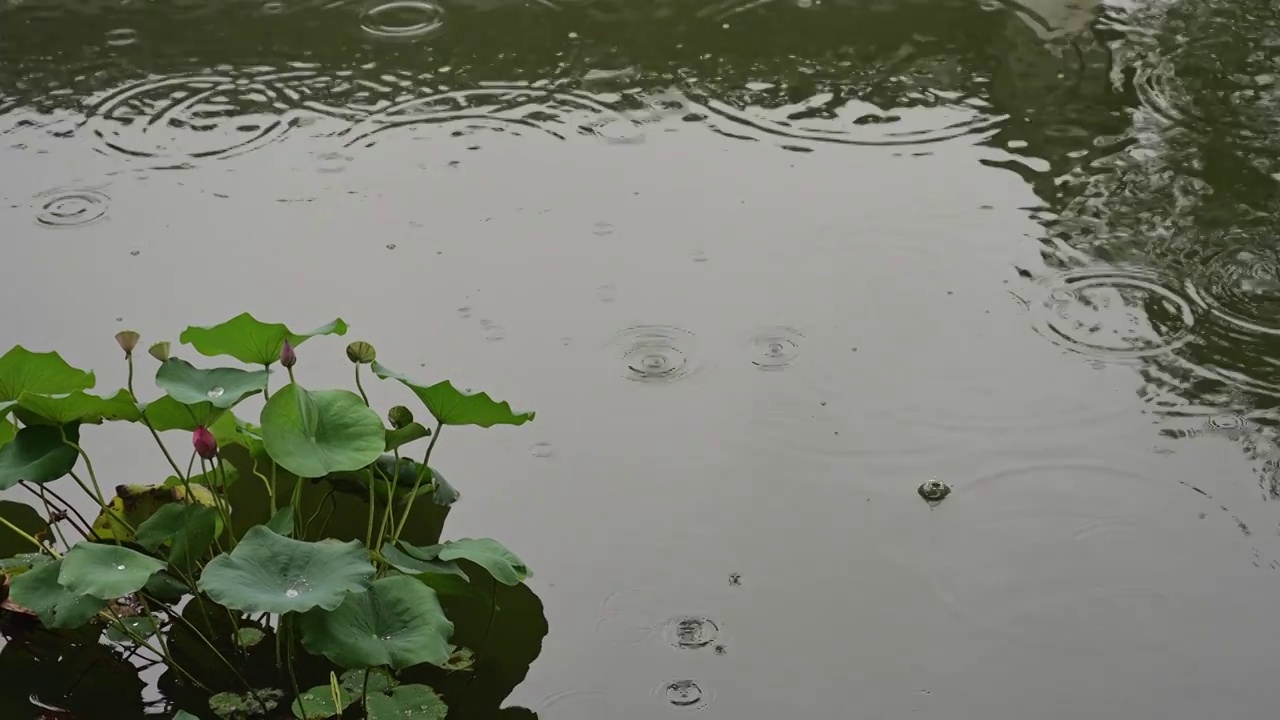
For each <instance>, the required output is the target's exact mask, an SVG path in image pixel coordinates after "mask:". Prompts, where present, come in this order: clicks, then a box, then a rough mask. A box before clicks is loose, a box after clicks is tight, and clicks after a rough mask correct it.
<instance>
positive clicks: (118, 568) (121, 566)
mask: <svg viewBox="0 0 1280 720" xmlns="http://www.w3.org/2000/svg"><path fill="white" fill-rule="evenodd" d="M116 569H117V570H123V569H124V566H123V565H117V566H116Z"/></svg>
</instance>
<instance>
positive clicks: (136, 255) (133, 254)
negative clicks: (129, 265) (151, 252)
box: [129, 250, 142, 257]
mask: <svg viewBox="0 0 1280 720" xmlns="http://www.w3.org/2000/svg"><path fill="white" fill-rule="evenodd" d="M129 254H130V255H132V256H134V257H138V256H139V255H141V254H142V251H141V250H130V251H129Z"/></svg>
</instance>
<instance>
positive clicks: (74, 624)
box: [9, 560, 107, 629]
mask: <svg viewBox="0 0 1280 720" xmlns="http://www.w3.org/2000/svg"><path fill="white" fill-rule="evenodd" d="M61 572H62V561H61V560H57V561H55V562H51V563H49V564H48V565H42V566H40V567H38V568H34V569H32V570H29V571H27V572H24V573H22V574H21V575H19V576H17V577H15V578H13V579H12V580H11V581H10V582H9V599H10V600H12V601H13V602H15V603H17V604H19V605H21V606H22V607H25V608H27V609H29V610H31V611H32V612H34V613H35V614H36V615H38V616H39V617H40V622H42V623H44V624H45V627H50V628H59V629H69V628H78V627H80V626H81V625H84V624H85V623H87V622H89V621H90V620H92V619H93V616H95V615H97V614H98V611H99V610H102V609H103V608H104V607H106V606H107V601H106V600H103V599H101V598H97V597H94V596H92V595H85V594H82V593H76V592H72V591H71V590H68V589H67V588H65V587H63V586H62V585H60V584H58V576H59V575H60V574H61Z"/></svg>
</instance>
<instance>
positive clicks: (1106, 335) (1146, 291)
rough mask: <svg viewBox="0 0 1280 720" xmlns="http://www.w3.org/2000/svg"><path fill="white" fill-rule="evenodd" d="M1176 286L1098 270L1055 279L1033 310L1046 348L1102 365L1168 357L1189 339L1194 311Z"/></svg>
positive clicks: (1138, 272) (1133, 273) (1156, 276)
mask: <svg viewBox="0 0 1280 720" xmlns="http://www.w3.org/2000/svg"><path fill="white" fill-rule="evenodd" d="M1174 288H1179V283H1177V282H1175V281H1173V280H1172V279H1171V278H1168V277H1165V276H1164V275H1162V274H1160V273H1157V272H1155V271H1151V270H1146V269H1141V268H1121V267H1098V268H1083V269H1079V270H1073V271H1069V272H1066V273H1063V274H1062V275H1059V276H1058V277H1056V278H1054V279H1053V280H1052V281H1051V283H1050V285H1049V287H1048V292H1047V296H1046V297H1045V298H1044V300H1043V301H1042V302H1041V303H1039V304H1038V305H1037V306H1035V307H1033V311H1034V314H1035V329H1036V331H1037V332H1038V333H1040V335H1042V336H1043V337H1045V338H1046V339H1047V340H1049V341H1050V342H1052V343H1054V344H1056V345H1059V346H1060V347H1063V348H1066V349H1068V350H1071V351H1073V352H1078V353H1081V354H1083V355H1088V356H1090V357H1094V358H1098V359H1102V360H1134V359H1139V358H1145V357H1151V356H1155V355H1160V354H1164V353H1167V352H1169V351H1171V350H1173V349H1175V348H1178V347H1180V346H1182V345H1184V344H1186V343H1187V342H1189V341H1190V340H1191V339H1192V337H1193V336H1192V334H1191V328H1192V325H1194V324H1195V322H1196V314H1195V310H1194V308H1193V307H1192V305H1191V303H1190V302H1189V301H1188V300H1186V299H1185V298H1183V297H1182V295H1181V294H1180V293H1179V290H1175V289H1174Z"/></svg>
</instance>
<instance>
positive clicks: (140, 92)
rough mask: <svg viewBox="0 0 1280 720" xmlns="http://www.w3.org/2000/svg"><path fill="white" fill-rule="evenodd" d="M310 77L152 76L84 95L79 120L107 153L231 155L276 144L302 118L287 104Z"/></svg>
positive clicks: (294, 73) (310, 73)
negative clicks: (82, 114)
mask: <svg viewBox="0 0 1280 720" xmlns="http://www.w3.org/2000/svg"><path fill="white" fill-rule="evenodd" d="M255 70H262V69H261V68H255ZM315 75H316V73H315V72H314V71H308V70H297V71H288V72H275V71H274V70H270V69H267V70H266V71H262V72H252V71H250V70H245V71H242V72H228V73H227V74H213V73H204V74H191V75H176V76H169V77H156V76H153V77H150V78H147V79H146V80H142V81H138V82H135V83H131V84H128V85H125V86H122V87H117V88H114V89H111V90H109V91H107V92H105V93H102V94H100V95H98V96H97V97H94V98H90V99H89V100H87V101H86V105H87V107H88V117H87V118H86V119H85V121H84V122H85V124H86V125H87V126H88V127H89V128H90V129H91V130H92V132H93V134H94V136H95V137H96V138H98V140H99V141H100V142H101V144H102V146H103V150H102V151H103V152H105V153H108V154H111V153H115V154H120V155H125V156H128V157H136V158H226V157H234V156H236V155H241V154H243V153H247V152H250V151H253V150H256V149H259V148H261V147H264V146H266V145H268V144H270V143H272V142H276V141H278V140H280V139H281V138H283V137H284V136H285V134H286V133H288V132H289V131H290V130H292V129H293V128H295V127H298V126H300V125H302V124H304V123H305V122H306V117H305V116H304V115H302V114H299V112H298V110H296V109H295V108H294V107H293V106H294V104H295V100H296V99H297V98H299V97H301V95H302V90H303V89H304V88H303V87H302V86H301V84H300V83H304V81H306V80H308V79H311V78H314V77H315ZM290 85H298V86H297V87H289V86H290Z"/></svg>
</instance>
